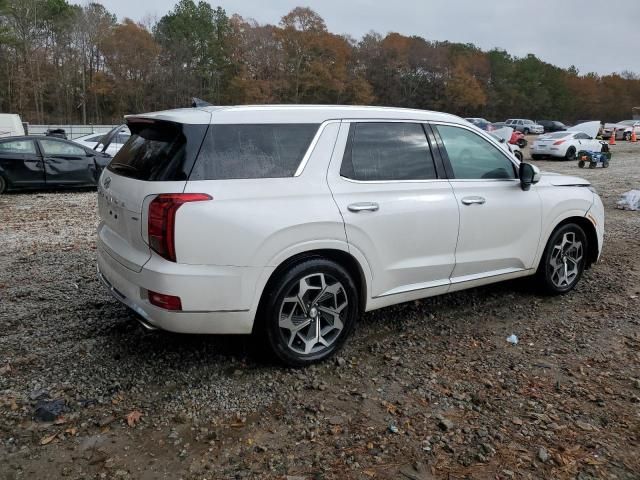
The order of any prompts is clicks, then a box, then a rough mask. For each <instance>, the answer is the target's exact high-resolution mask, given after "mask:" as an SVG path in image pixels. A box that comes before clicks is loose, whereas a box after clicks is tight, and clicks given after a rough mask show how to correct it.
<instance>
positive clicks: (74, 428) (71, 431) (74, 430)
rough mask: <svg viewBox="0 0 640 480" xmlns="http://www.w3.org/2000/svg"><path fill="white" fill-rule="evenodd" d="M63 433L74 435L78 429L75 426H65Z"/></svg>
mask: <svg viewBox="0 0 640 480" xmlns="http://www.w3.org/2000/svg"><path fill="white" fill-rule="evenodd" d="M64 433H68V434H69V435H72V436H73V435H75V434H76V433H78V429H77V428H76V427H71V428H67V429H66V430H65V431H64Z"/></svg>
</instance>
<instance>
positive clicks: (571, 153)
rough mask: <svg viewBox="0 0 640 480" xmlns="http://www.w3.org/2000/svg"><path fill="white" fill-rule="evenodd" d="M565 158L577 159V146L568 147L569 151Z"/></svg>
mask: <svg viewBox="0 0 640 480" xmlns="http://www.w3.org/2000/svg"><path fill="white" fill-rule="evenodd" d="M564 158H565V160H575V159H576V148H575V147H569V148H568V149H567V153H566V154H565V155H564Z"/></svg>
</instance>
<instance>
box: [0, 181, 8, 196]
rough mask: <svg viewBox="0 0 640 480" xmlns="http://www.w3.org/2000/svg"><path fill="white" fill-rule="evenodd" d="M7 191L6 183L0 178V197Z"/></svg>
mask: <svg viewBox="0 0 640 480" xmlns="http://www.w3.org/2000/svg"><path fill="white" fill-rule="evenodd" d="M6 191H7V181H6V180H5V179H4V178H3V177H2V176H0V195H2V194H3V193H4V192H6Z"/></svg>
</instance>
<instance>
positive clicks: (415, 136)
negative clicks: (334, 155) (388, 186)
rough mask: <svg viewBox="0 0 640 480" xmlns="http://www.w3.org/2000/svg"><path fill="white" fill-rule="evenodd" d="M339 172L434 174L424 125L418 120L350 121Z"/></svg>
mask: <svg viewBox="0 0 640 480" xmlns="http://www.w3.org/2000/svg"><path fill="white" fill-rule="evenodd" d="M340 175H341V176H343V177H345V178H350V179H352V180H361V181H384V180H431V179H435V178H437V176H436V170H435V167H434V163H433V157H432V155H431V150H430V149H429V144H428V142H427V137H426V134H425V132H424V128H423V127H422V125H421V124H419V123H403V122H393V123H391V122H390V123H373V122H372V123H369V122H367V123H354V124H352V125H351V127H350V131H349V142H348V144H347V148H346V150H345V153H344V158H343V160H342V166H341V168H340Z"/></svg>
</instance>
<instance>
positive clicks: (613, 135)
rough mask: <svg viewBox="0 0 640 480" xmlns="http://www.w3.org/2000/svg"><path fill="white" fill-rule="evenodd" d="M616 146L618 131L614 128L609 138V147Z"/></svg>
mask: <svg viewBox="0 0 640 480" xmlns="http://www.w3.org/2000/svg"><path fill="white" fill-rule="evenodd" d="M615 144H616V129H615V128H614V129H613V130H612V131H611V136H610V137H609V145H615Z"/></svg>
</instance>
